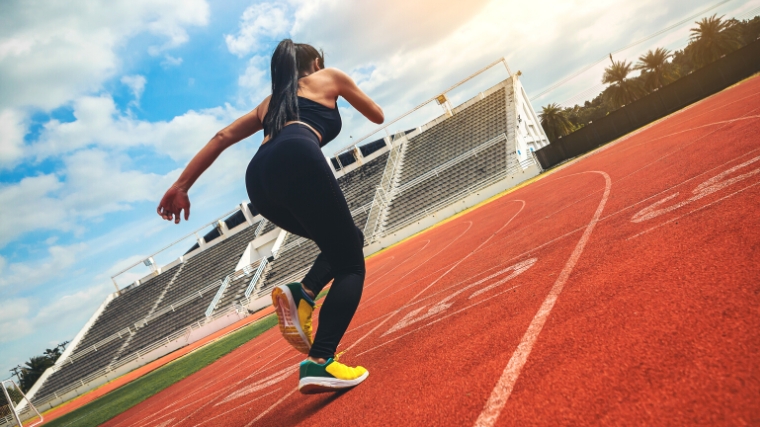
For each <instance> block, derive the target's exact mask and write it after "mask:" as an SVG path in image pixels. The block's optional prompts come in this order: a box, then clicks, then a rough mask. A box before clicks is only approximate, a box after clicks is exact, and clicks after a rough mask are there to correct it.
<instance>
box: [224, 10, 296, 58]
mask: <svg viewBox="0 0 760 427" xmlns="http://www.w3.org/2000/svg"><path fill="white" fill-rule="evenodd" d="M287 12H288V9H287V7H286V6H285V5H283V4H281V3H258V4H254V5H251V6H249V7H248V8H247V9H246V10H245V11H244V12H243V16H242V17H241V18H240V29H239V30H238V33H237V34H236V35H229V34H228V35H226V36H225V37H224V40H225V41H226V42H227V49H228V50H229V51H230V52H231V53H234V54H235V55H238V56H241V57H242V56H244V55H247V54H249V53H251V52H256V51H258V50H259V49H261V39H271V38H277V37H280V36H282V35H284V34H286V33H287V32H288V30H290V27H291V25H292V24H291V22H290V20H289V19H288V18H287V17H286V14H287Z"/></svg>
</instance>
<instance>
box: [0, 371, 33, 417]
mask: <svg viewBox="0 0 760 427" xmlns="http://www.w3.org/2000/svg"><path fill="white" fill-rule="evenodd" d="M3 394H4V395H5V399H6V400H7V401H8V407H9V408H10V409H11V413H13V418H15V419H16V422H17V423H18V425H19V427H23V425H24V424H23V423H21V418H19V416H18V414H17V413H16V408H15V406H14V405H13V401H12V400H11V396H10V394H8V390H7V389H6V388H5V381H3ZM29 403H30V404H31V402H29Z"/></svg>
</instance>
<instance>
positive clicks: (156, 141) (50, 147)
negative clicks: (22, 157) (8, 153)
mask: <svg viewBox="0 0 760 427" xmlns="http://www.w3.org/2000/svg"><path fill="white" fill-rule="evenodd" d="M73 109H74V117H75V118H76V120H75V121H73V122H67V123H62V122H59V121H57V120H51V121H50V122H48V123H46V124H45V125H44V129H43V131H42V133H41V135H40V137H39V138H38V141H37V142H36V143H34V144H32V145H31V147H30V148H29V153H30V155H32V156H34V157H36V158H37V159H39V160H42V159H45V158H48V157H53V156H58V155H61V154H65V153H69V152H72V151H75V150H78V149H82V148H85V147H89V146H98V147H101V148H103V149H105V148H108V149H118V150H122V149H127V148H129V147H136V146H146V147H151V148H153V149H155V150H156V151H157V152H158V153H160V154H166V155H169V156H170V157H171V158H173V159H180V160H186V159H188V158H189V157H191V156H192V155H194V154H195V153H196V152H197V151H198V150H199V149H200V148H201V147H202V146H203V144H205V143H206V142H208V140H209V139H211V137H212V136H214V134H215V133H216V132H217V131H219V130H220V129H221V128H223V127H224V126H226V125H228V124H229V123H230V122H231V121H232V120H233V119H234V118H236V117H237V116H239V115H240V114H241V113H240V112H238V111H237V110H235V109H233V108H232V107H231V106H229V105H227V106H225V107H217V108H212V109H206V110H201V111H193V110H190V111H188V112H187V113H185V114H183V115H181V116H177V117H174V118H173V119H172V120H170V121H168V122H167V121H158V122H149V121H143V120H137V119H135V118H134V117H132V116H131V115H129V114H125V113H123V112H121V111H119V110H118V109H117V108H116V105H115V103H114V101H113V99H112V98H111V97H109V96H98V97H93V96H86V97H82V98H79V99H77V100H76V101H75V102H74V104H73Z"/></svg>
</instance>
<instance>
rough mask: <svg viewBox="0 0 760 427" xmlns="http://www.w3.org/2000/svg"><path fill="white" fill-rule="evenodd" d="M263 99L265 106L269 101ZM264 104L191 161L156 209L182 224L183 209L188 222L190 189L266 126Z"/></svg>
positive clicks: (232, 126) (242, 118)
mask: <svg viewBox="0 0 760 427" xmlns="http://www.w3.org/2000/svg"><path fill="white" fill-rule="evenodd" d="M266 101H267V100H266V99H265V100H264V102H262V105H263V104H264V103H265V102H266ZM260 109H261V105H259V106H258V107H256V108H254V109H253V111H251V112H250V113H248V114H246V115H244V116H242V117H240V118H239V119H237V120H235V121H234V122H232V124H231V125H229V126H227V127H226V128H224V129H222V130H220V131H219V132H217V133H216V135H214V137H213V138H211V140H210V141H209V142H208V143H207V144H206V145H205V146H204V147H203V148H202V149H201V151H199V152H198V154H196V155H195V157H193V159H192V160H190V163H188V165H187V166H186V167H185V170H184V171H182V174H180V176H179V178H178V179H177V182H175V183H174V184H173V185H172V186H171V188H169V190H167V191H166V193H165V194H164V197H163V198H162V199H161V202H160V203H159V204H158V208H156V211H157V212H158V214H159V215H160V216H161V217H162V218H163V219H165V220H167V221H174V223H175V224H179V221H180V216H181V213H182V211H183V210H184V211H185V215H184V216H185V221H187V220H188V218H190V199H189V198H188V196H187V191H188V190H189V189H190V187H192V185H193V184H194V183H195V181H196V180H197V179H198V178H199V177H200V176H201V174H202V173H203V172H204V171H205V170H206V169H208V167H209V166H211V164H212V163H214V161H215V160H216V158H217V157H219V155H220V154H222V151H224V150H226V149H227V148H228V147H230V146H231V145H233V144H236V143H237V142H239V141H241V140H243V139H245V138H248V137H249V136H251V135H253V134H254V133H256V132H258V131H260V130H261V129H263V125H262V123H261V118H260V114H259V111H260Z"/></svg>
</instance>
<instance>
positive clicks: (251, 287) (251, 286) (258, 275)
mask: <svg viewBox="0 0 760 427" xmlns="http://www.w3.org/2000/svg"><path fill="white" fill-rule="evenodd" d="M268 263H269V259H268V258H262V259H261V261H260V262H259V266H258V268H256V272H255V273H254V274H253V277H252V278H251V281H250V282H249V283H248V287H247V288H246V289H245V294H244V295H245V297H246V298H250V296H251V293H252V292H253V290H254V289H255V288H256V285H257V284H258V283H259V279H261V276H262V274H263V273H264V269H265V268H266V267H267V264H268Z"/></svg>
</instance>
